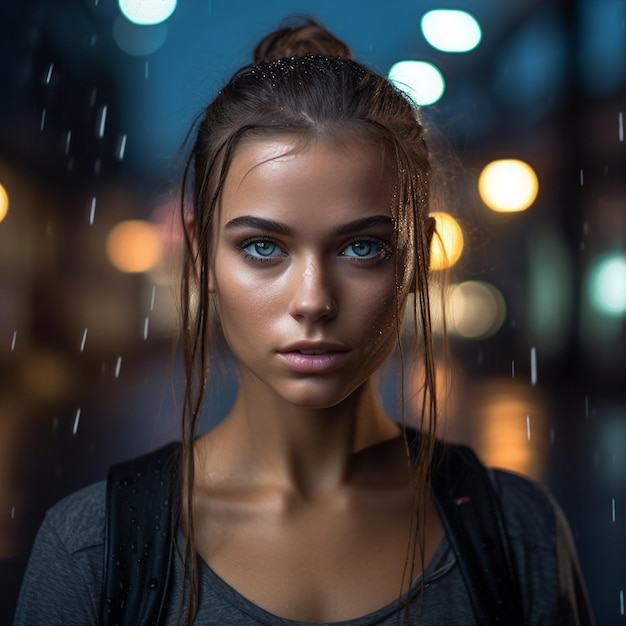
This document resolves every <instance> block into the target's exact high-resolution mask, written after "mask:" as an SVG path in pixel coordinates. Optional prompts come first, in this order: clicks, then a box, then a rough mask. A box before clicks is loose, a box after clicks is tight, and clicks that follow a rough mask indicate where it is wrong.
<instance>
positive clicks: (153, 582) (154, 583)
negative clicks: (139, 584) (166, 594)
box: [148, 578, 159, 589]
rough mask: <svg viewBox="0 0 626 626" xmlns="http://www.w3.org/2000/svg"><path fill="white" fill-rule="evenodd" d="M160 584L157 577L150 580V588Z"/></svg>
mask: <svg viewBox="0 0 626 626" xmlns="http://www.w3.org/2000/svg"><path fill="white" fill-rule="evenodd" d="M158 586H159V581H158V580H157V579H156V578H151V579H150V581H149V582H148V589H156V588H157V587H158Z"/></svg>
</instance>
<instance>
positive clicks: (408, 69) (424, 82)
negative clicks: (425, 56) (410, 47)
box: [389, 61, 446, 106]
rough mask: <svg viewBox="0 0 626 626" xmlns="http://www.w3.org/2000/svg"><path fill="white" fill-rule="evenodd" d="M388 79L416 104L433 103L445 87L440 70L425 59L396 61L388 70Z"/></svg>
mask: <svg viewBox="0 0 626 626" xmlns="http://www.w3.org/2000/svg"><path fill="white" fill-rule="evenodd" d="M389 80H390V81H391V82H392V83H393V84H394V85H395V86H396V87H397V88H398V89H400V91H402V92H404V93H405V94H406V95H407V96H408V97H409V98H410V99H411V101H412V102H413V103H414V104H416V105H418V106H428V105H429V104H434V103H435V102H437V101H438V100H439V99H440V98H441V96H443V92H444V91H445V88H446V81H445V80H444V78H443V76H442V74H441V72H440V71H439V70H438V69H437V68H436V67H435V66H434V65H433V64H432V63H428V62H427V61H398V63H395V64H394V65H392V67H391V69H390V70H389Z"/></svg>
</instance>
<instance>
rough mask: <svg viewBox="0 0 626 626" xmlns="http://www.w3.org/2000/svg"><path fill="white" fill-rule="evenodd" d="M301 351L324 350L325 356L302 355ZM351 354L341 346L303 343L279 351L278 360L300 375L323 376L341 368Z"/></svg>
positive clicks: (323, 343)
mask: <svg viewBox="0 0 626 626" xmlns="http://www.w3.org/2000/svg"><path fill="white" fill-rule="evenodd" d="M300 350H324V351H325V352H324V354H302V353H301V352H300ZM349 354H350V350H349V349H348V348H346V347H344V346H342V345H340V344H336V343H328V342H311V341H302V342H298V343H294V344H291V345H289V346H287V347H286V348H283V349H281V350H279V351H278V358H279V359H280V360H281V361H283V363H285V364H286V365H287V366H288V367H289V369H291V370H293V371H294V372H298V373H299V374H323V373H326V372H330V371H332V370H334V369H335V368H337V367H339V366H340V365H341V364H342V363H343V362H344V361H345V360H346V359H347V358H348V355H349Z"/></svg>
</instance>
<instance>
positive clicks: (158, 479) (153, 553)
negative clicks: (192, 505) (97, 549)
mask: <svg viewBox="0 0 626 626" xmlns="http://www.w3.org/2000/svg"><path fill="white" fill-rule="evenodd" d="M179 445H180V444H178V443H171V444H168V445H167V446H165V447H163V448H161V449H160V450H157V451H156V452H153V453H151V454H147V455H145V456H142V457H139V458H137V459H135V460H133V461H129V462H127V463H121V464H119V465H114V466H113V467H112V468H111V469H110V470H109V475H108V480H107V511H106V530H105V554H104V578H103V593H102V606H101V614H100V623H101V624H102V625H103V626H157V625H159V624H161V623H162V620H163V619H164V614H165V610H166V608H167V606H166V602H167V597H168V592H169V586H170V574H171V571H172V567H171V564H172V558H173V550H174V541H172V535H173V532H174V530H175V529H173V528H172V519H171V518H172V513H171V512H172V510H173V507H172V506H171V505H172V499H173V498H176V497H177V493H178V489H177V484H178V481H177V479H176V476H177V473H176V471H171V469H170V466H172V465H173V460H174V456H175V452H176V451H177V450H178V449H179Z"/></svg>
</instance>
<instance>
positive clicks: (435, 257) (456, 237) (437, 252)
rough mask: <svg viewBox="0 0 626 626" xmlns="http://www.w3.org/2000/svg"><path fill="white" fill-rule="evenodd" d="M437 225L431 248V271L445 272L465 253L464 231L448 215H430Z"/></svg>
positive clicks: (437, 213) (435, 213)
mask: <svg viewBox="0 0 626 626" xmlns="http://www.w3.org/2000/svg"><path fill="white" fill-rule="evenodd" d="M430 216H431V217H433V218H434V219H435V222H436V223H437V226H436V229H435V234H434V235H433V240H432V243H431V246H430V269H432V270H443V269H446V268H448V267H452V266H453V265H454V264H455V263H456V262H457V261H458V260H459V258H460V257H461V253H462V252H463V231H462V230H461V227H460V226H459V223H458V222H457V221H456V220H455V219H454V218H453V217H452V216H451V215H449V214H448V213H442V212H434V213H431V214H430Z"/></svg>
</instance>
